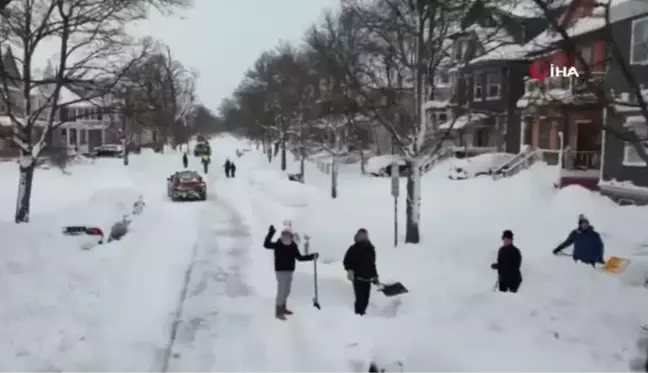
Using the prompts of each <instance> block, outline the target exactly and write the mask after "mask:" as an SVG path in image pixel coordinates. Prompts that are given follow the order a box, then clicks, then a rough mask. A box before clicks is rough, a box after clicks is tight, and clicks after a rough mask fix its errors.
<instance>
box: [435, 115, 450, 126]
mask: <svg viewBox="0 0 648 373" xmlns="http://www.w3.org/2000/svg"><path fill="white" fill-rule="evenodd" d="M447 121H448V114H446V113H438V114H437V124H443V123H445V122H447Z"/></svg>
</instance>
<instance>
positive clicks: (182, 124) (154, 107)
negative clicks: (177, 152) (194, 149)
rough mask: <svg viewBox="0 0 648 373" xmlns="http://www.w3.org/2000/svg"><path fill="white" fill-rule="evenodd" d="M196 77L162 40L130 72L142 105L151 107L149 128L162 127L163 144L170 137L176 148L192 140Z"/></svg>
mask: <svg viewBox="0 0 648 373" xmlns="http://www.w3.org/2000/svg"><path fill="white" fill-rule="evenodd" d="M196 77H197V74H196V73H195V72H192V71H189V70H188V69H187V68H186V67H185V66H184V65H183V64H182V63H181V62H180V61H178V60H176V59H174V57H173V54H172V52H171V49H170V48H169V47H168V46H166V45H163V44H161V43H157V45H156V52H154V53H152V54H151V55H150V56H149V57H148V58H147V59H146V60H144V61H142V63H140V64H138V65H137V66H134V68H133V69H132V70H131V72H130V74H129V80H130V81H131V83H130V87H129V88H130V91H132V93H133V94H134V95H135V96H137V100H138V105H140V106H143V107H145V108H148V111H147V113H148V114H147V115H146V117H147V118H148V120H149V123H148V127H151V128H155V129H157V130H159V132H160V133H161V141H162V142H163V144H164V143H166V142H167V140H168V138H169V137H172V140H173V141H172V144H173V146H174V147H176V146H177V145H179V144H181V143H185V142H187V140H188V133H187V116H188V115H189V113H190V112H191V110H192V108H193V105H194V103H195V98H196V95H195V90H196V87H195V80H196Z"/></svg>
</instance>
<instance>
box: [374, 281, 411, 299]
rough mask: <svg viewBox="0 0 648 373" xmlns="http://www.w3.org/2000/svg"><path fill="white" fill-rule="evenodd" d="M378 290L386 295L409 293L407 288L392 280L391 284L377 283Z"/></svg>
mask: <svg viewBox="0 0 648 373" xmlns="http://www.w3.org/2000/svg"><path fill="white" fill-rule="evenodd" d="M378 291H380V292H382V293H383V294H385V296H388V297H393V296H395V295H400V294H405V293H409V290H407V288H406V287H405V286H404V285H403V284H401V283H400V282H394V283H393V284H378Z"/></svg>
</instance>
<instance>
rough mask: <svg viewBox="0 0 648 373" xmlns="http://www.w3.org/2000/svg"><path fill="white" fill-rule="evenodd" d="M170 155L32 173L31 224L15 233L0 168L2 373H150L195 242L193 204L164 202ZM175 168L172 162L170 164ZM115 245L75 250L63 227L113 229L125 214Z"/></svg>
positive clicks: (11, 194)
mask: <svg viewBox="0 0 648 373" xmlns="http://www.w3.org/2000/svg"><path fill="white" fill-rule="evenodd" d="M175 158H177V157H175V155H174V154H170V155H168V156H161V155H153V154H142V155H141V156H132V158H131V166H129V167H124V166H123V165H122V164H121V161H120V160H113V159H110V160H109V159H106V160H97V162H96V163H95V164H94V165H77V166H73V167H70V170H69V171H70V172H69V174H63V173H62V172H61V171H60V170H57V169H50V170H40V169H39V170H37V171H36V175H35V178H34V179H35V180H34V194H33V198H32V207H33V209H32V215H31V222H30V223H29V224H20V225H17V224H14V223H13V222H12V221H11V218H12V216H11V213H12V212H13V206H14V203H15V199H14V198H15V191H14V189H13V188H15V182H16V180H17V178H16V177H17V175H16V171H15V168H16V166H15V165H11V164H0V191H3V194H2V195H3V196H4V197H3V198H2V199H0V210H1V211H3V212H4V213H5V215H3V216H1V217H0V219H1V220H0V237H2V240H3V241H2V242H3V244H2V245H1V248H0V298H1V299H2V302H0V320H2V323H0V335H2V339H1V342H0V370H5V371H106V370H109V371H110V370H114V371H131V370H141V371H147V370H157V369H159V366H158V361H157V360H158V359H159V354H160V351H162V350H163V349H164V347H165V345H166V343H167V341H168V333H169V326H170V324H171V321H172V320H171V318H172V314H173V311H174V310H175V307H176V304H177V299H178V294H179V292H180V288H181V286H182V283H183V276H184V270H185V269H186V266H187V263H188V260H189V259H190V256H191V247H192V245H193V243H194V241H193V240H194V239H195V238H194V237H192V235H193V234H195V232H194V230H193V229H192V228H193V226H194V225H195V224H196V220H197V219H198V217H199V211H200V207H199V205H183V206H176V205H173V204H171V203H170V202H167V201H166V200H165V197H164V196H165V190H164V186H165V184H164V180H165V179H164V178H163V175H166V174H167V173H170V172H171V171H172V170H173V169H174V166H173V163H172V162H174V161H176V159H175ZM177 162H178V163H179V158H178V160H177ZM140 195H143V197H144V200H145V202H146V204H147V205H146V207H145V208H144V211H143V214H142V215H138V216H136V217H133V222H132V224H131V233H129V235H127V236H126V237H124V238H123V239H122V240H121V241H116V242H113V243H110V244H104V245H99V246H96V247H94V248H92V250H81V249H80V248H81V247H82V246H83V245H84V244H85V243H86V242H85V241H88V240H96V239H94V238H90V237H87V236H77V237H69V236H64V235H63V234H62V227H63V226H64V225H68V224H69V225H96V226H99V227H101V228H102V229H103V230H104V233H106V234H107V232H108V231H109V228H110V226H111V225H112V224H113V223H114V222H115V221H117V220H119V219H120V218H121V217H122V216H123V215H125V214H130V213H131V212H132V207H133V202H135V201H136V200H137V198H138V197H139V196H140Z"/></svg>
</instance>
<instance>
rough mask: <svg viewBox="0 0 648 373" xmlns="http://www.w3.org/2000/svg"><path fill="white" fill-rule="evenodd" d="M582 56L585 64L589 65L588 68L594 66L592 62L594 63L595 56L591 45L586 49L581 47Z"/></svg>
mask: <svg viewBox="0 0 648 373" xmlns="http://www.w3.org/2000/svg"><path fill="white" fill-rule="evenodd" d="M580 55H581V57H582V58H583V60H584V61H585V63H587V65H588V66H590V65H592V62H593V61H592V57H593V56H594V55H593V53H592V46H591V45H588V46H586V47H581V49H580ZM579 63H580V62H579Z"/></svg>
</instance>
